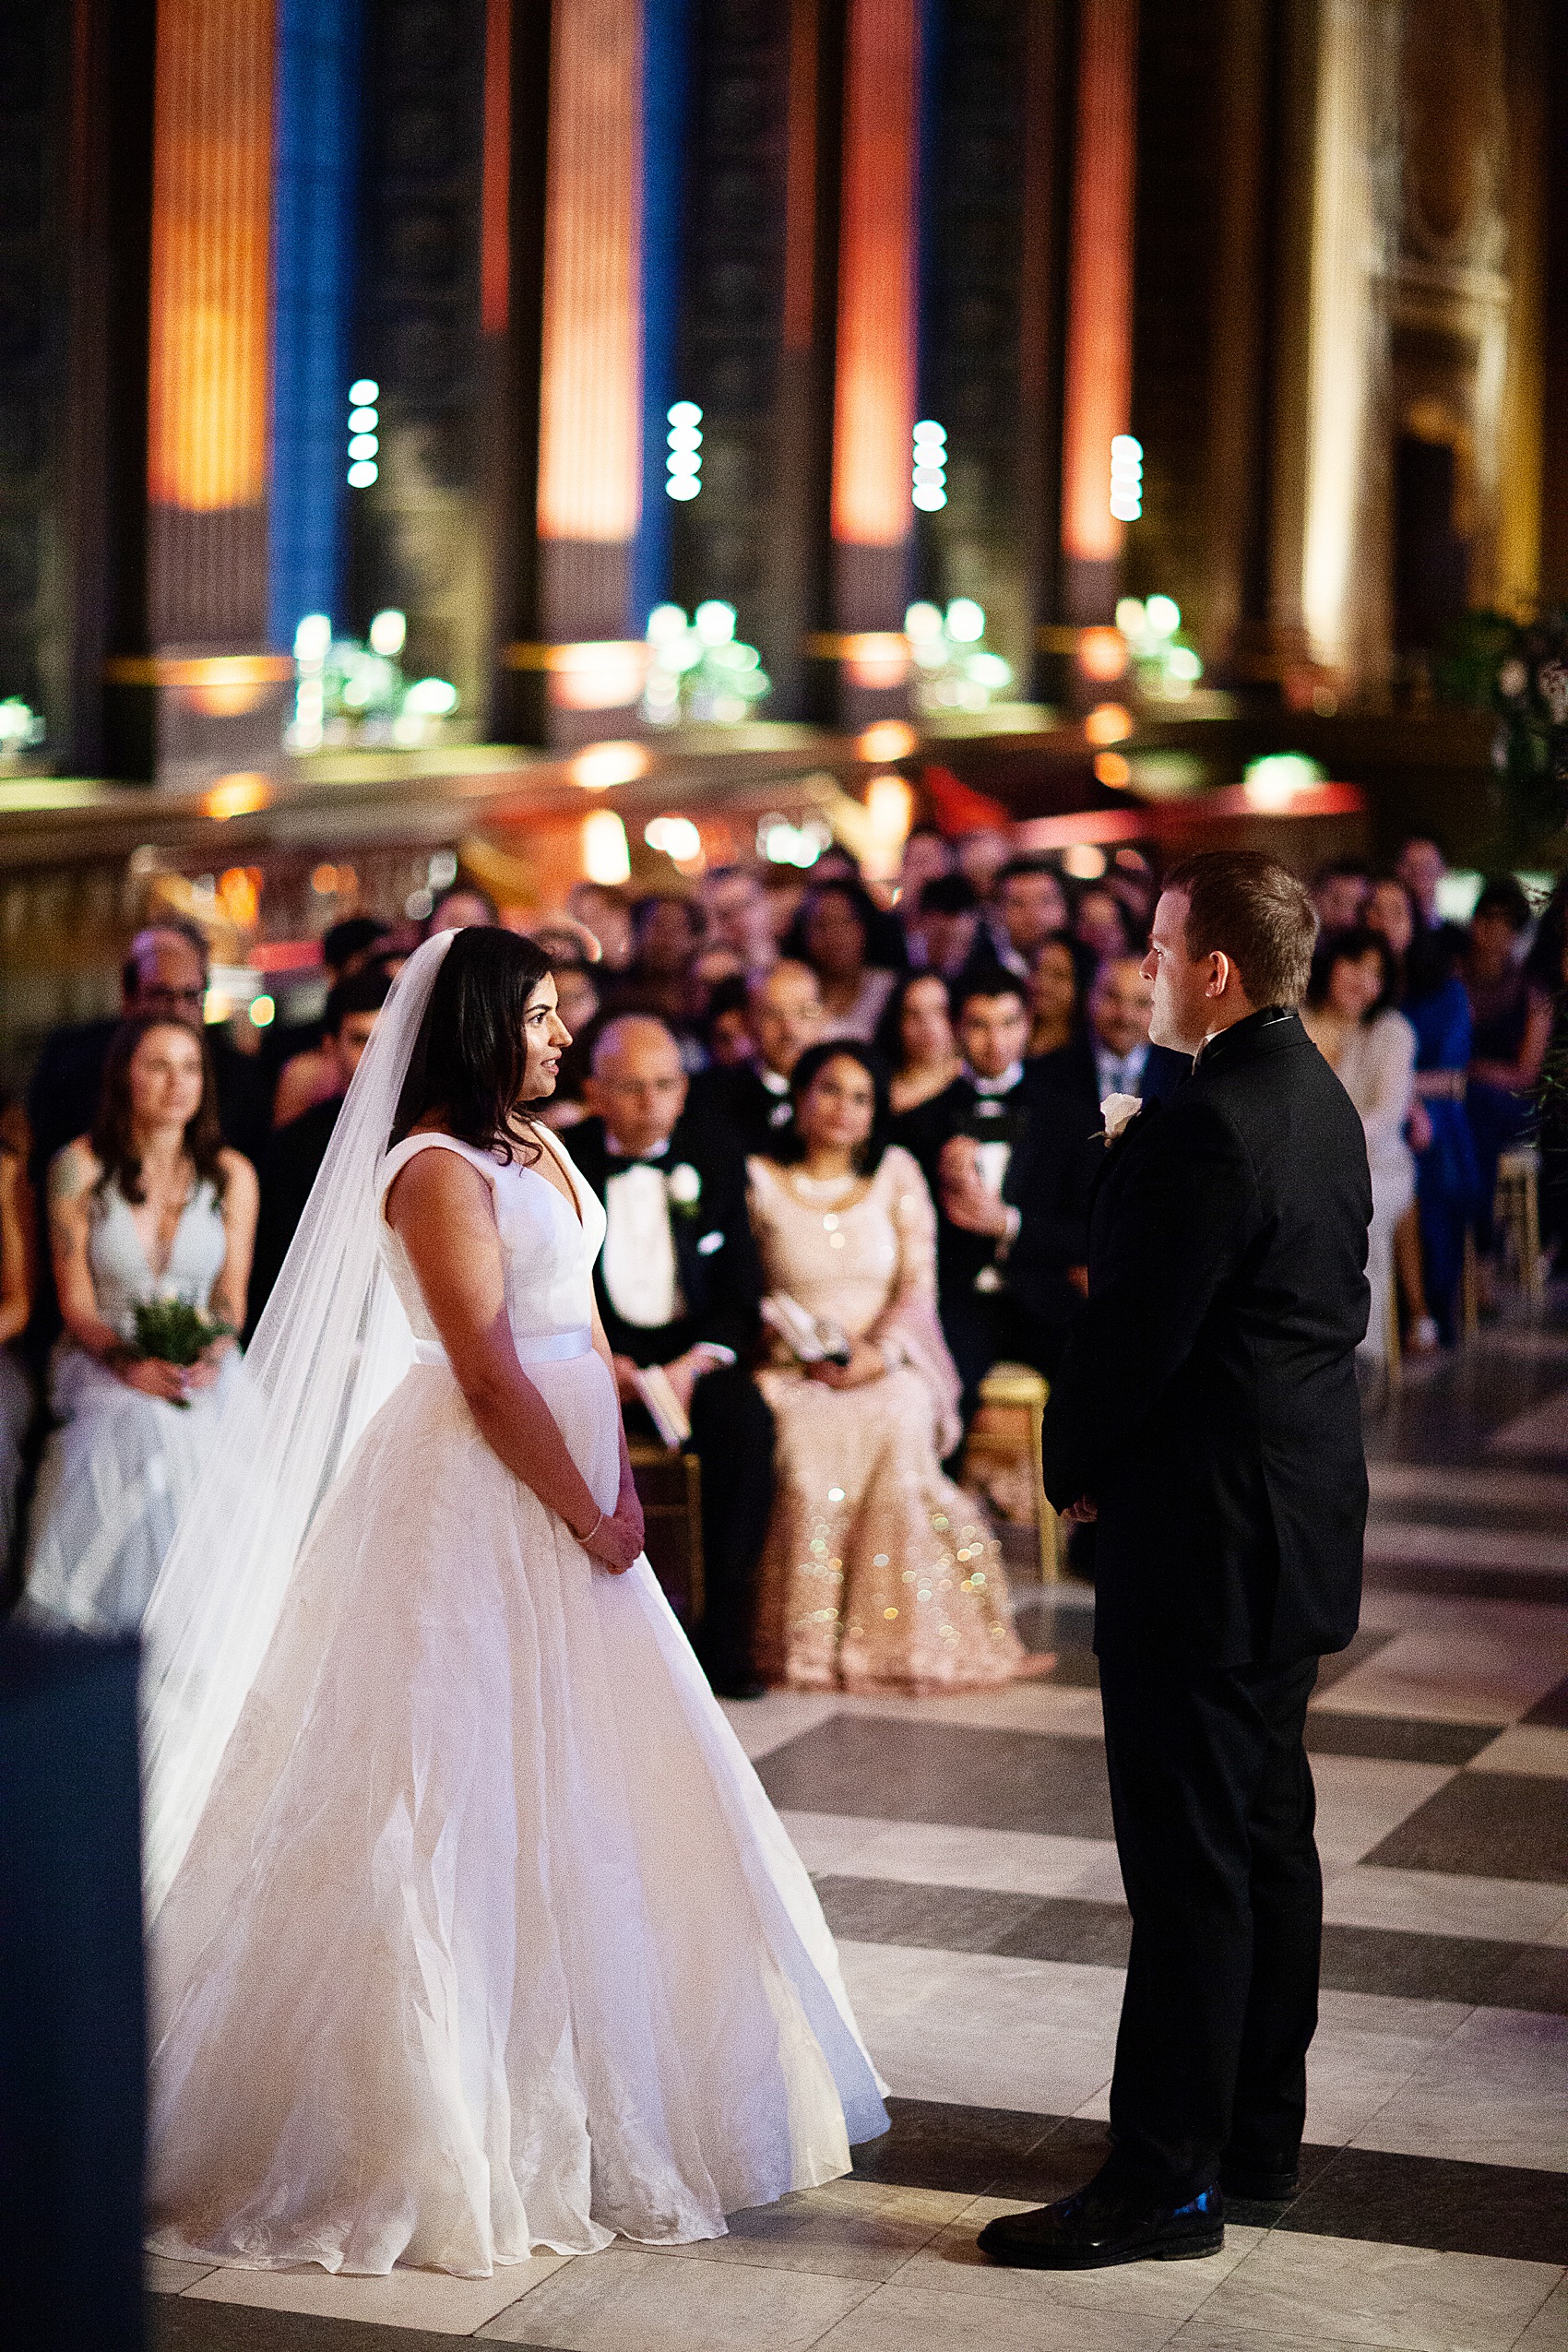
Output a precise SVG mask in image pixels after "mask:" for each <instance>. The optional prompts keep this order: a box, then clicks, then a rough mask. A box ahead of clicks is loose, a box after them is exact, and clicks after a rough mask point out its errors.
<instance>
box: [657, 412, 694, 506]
mask: <svg viewBox="0 0 1568 2352" xmlns="http://www.w3.org/2000/svg"><path fill="white" fill-rule="evenodd" d="M665 422H666V423H667V424H668V425H669V427H670V430H669V432H668V433H667V434H665V436H664V437H665V439H666V441H667V442H668V443H669V445H670V455H669V456H668V457H666V458H665V460H664V470H665V476H666V480H665V483H664V494H665V496H666V497H667V498H678V499H679V500H680V501H681V502H682V504H683V505H684V504H685V502H686V500H688V499H690V498H695V497H696V496H697V494H698V493H699V492H700V491H701V489H702V410H700V409H699V408H698V406H697V404H696V402H695V400H677V401H676V402H675V403H674V405H673V406H672V407H671V408H670V409H667V410H665Z"/></svg>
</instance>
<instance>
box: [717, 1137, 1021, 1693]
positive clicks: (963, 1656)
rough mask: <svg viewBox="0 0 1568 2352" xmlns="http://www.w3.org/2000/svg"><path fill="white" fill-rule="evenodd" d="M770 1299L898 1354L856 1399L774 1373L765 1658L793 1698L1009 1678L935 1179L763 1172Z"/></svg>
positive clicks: (1011, 1644)
mask: <svg viewBox="0 0 1568 2352" xmlns="http://www.w3.org/2000/svg"><path fill="white" fill-rule="evenodd" d="M749 1171H750V1177H751V1213H752V1222H753V1225H754V1229H755V1232H756V1238H757V1245H758V1248H759V1249H760V1251H761V1253H762V1262H763V1270H764V1274H765V1276H766V1282H767V1286H768V1289H770V1290H779V1291H786V1292H788V1293H789V1294H790V1297H791V1298H793V1299H795V1300H797V1301H799V1303H800V1304H801V1305H802V1307H804V1308H806V1309H807V1310H808V1311H809V1312H810V1313H812V1314H814V1315H821V1316H825V1317H828V1318H830V1319H831V1320H832V1321H833V1322H835V1323H837V1324H839V1325H840V1326H841V1327H842V1329H843V1330H844V1331H845V1332H846V1333H847V1334H848V1336H849V1337H850V1338H865V1339H870V1340H873V1341H874V1342H875V1343H877V1344H878V1345H879V1346H881V1347H882V1348H884V1349H885V1350H886V1351H887V1352H888V1353H889V1354H890V1355H892V1356H893V1357H894V1358H895V1361H894V1363H893V1365H892V1368H891V1369H890V1370H889V1371H888V1372H886V1373H885V1374H884V1376H883V1377H882V1378H881V1379H880V1380H874V1381H869V1382H867V1383H866V1384H864V1386H862V1387H859V1388H853V1389H833V1388H827V1387H825V1386H824V1385H823V1384H821V1383H820V1382H818V1381H814V1380H811V1379H808V1378H807V1376H806V1374H805V1373H804V1372H802V1371H801V1369H800V1368H799V1366H798V1365H796V1364H794V1363H793V1362H792V1361H791V1360H789V1359H788V1358H787V1357H784V1356H783V1353H782V1351H780V1359H781V1360H778V1361H777V1362H775V1363H774V1364H772V1365H771V1366H769V1367H768V1368H767V1369H766V1370H765V1371H764V1372H761V1373H759V1375H758V1381H759V1384H760V1386H761V1388H762V1391H763V1394H764V1396H766V1399H767V1402H768V1404H769V1405H770V1406H771V1408H772V1409H773V1416H774V1420H775V1424H776V1426H777V1430H778V1442H777V1453H776V1479H777V1495H776V1500H775V1503H774V1506H773V1520H772V1524H771V1526H770V1527H769V1529H768V1537H767V1544H766V1550H765V1552H764V1555H763V1562H762V1570H761V1575H760V1579H759V1585H758V1604H757V1626H756V1655H757V1662H758V1666H759V1668H760V1670H761V1671H762V1673H763V1674H764V1675H765V1676H766V1678H767V1679H768V1680H769V1681H774V1682H783V1683H787V1684H789V1685H790V1687H791V1688H792V1689H795V1690H805V1691H833V1690H845V1691H858V1692H862V1693H876V1692H903V1693H911V1692H912V1693H938V1692H943V1691H963V1690H980V1689H988V1688H992V1687H993V1686H994V1685H996V1684H997V1683H1001V1682H1009V1681H1012V1680H1013V1679H1014V1678H1015V1676H1016V1674H1017V1673H1018V1672H1019V1670H1020V1669H1021V1668H1022V1667H1023V1665H1024V1663H1025V1659H1026V1655H1027V1654H1026V1652H1025V1650H1024V1648H1023V1645H1022V1644H1021V1643H1020V1642H1019V1640H1018V1637H1017V1635H1016V1633H1014V1631H1013V1625H1012V1614H1011V1609H1010V1605H1009V1599H1008V1593H1007V1580H1006V1577H1005V1574H1004V1571H1003V1566H1002V1559H1001V1553H1000V1550H999V1548H998V1545H997V1542H996V1538H995V1537H994V1536H993V1535H992V1531H991V1527H990V1526H989V1524H988V1522H987V1520H986V1516H985V1514H984V1511H983V1510H982V1508H981V1506H980V1503H978V1502H977V1500H976V1499H975V1497H974V1496H972V1495H969V1494H966V1493H965V1492H964V1491H962V1490H961V1489H960V1488H958V1487H956V1486H955V1485H954V1483H953V1481H952V1480H951V1479H948V1478H945V1477H944V1475H943V1471H942V1466H941V1459H940V1457H941V1456H942V1455H944V1454H946V1453H948V1452H950V1451H951V1449H952V1447H953V1446H954V1445H955V1444H956V1443H957V1439H958V1435H959V1422H958V1376H957V1373H956V1371H955V1370H954V1366H953V1359H952V1357H951V1356H950V1355H949V1354H948V1352H947V1347H946V1343H945V1341H944V1338H943V1336H942V1329H941V1325H940V1324H938V1322H937V1318H936V1270H935V1269H936V1216H935V1211H934V1210H933V1209H932V1202H931V1194H930V1193H929V1192H928V1191H927V1189H926V1183H925V1179H924V1178H923V1176H922V1175H921V1171H920V1169H919V1167H918V1166H917V1165H916V1163H915V1161H914V1160H913V1159H912V1158H910V1157H909V1153H908V1152H907V1151H903V1150H901V1149H899V1147H898V1146H897V1145H894V1146H890V1147H889V1149H888V1150H887V1151H886V1152H885V1155H884V1157H883V1160H882V1165H881V1166H880V1168H879V1169H878V1170H877V1171H876V1174H875V1175H874V1176H873V1178H872V1180H871V1182H870V1183H869V1184H862V1183H856V1184H855V1185H853V1186H851V1187H847V1188H845V1189H842V1190H835V1189H833V1188H832V1187H828V1186H814V1185H813V1184H812V1183H811V1182H810V1180H809V1179H807V1178H805V1177H804V1176H803V1175H802V1173H801V1171H800V1170H794V1169H789V1170H787V1169H783V1168H779V1167H778V1166H776V1165H775V1164H774V1163H773V1162H772V1161H770V1160H766V1159H753V1160H752V1161H750V1162H749Z"/></svg>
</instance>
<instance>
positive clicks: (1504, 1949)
mask: <svg viewBox="0 0 1568 2352" xmlns="http://www.w3.org/2000/svg"><path fill="white" fill-rule="evenodd" d="M1531 1955H1533V1956H1535V1957H1536V1958H1537V1959H1538V1960H1541V1961H1544V1962H1546V1963H1547V1964H1549V1969H1550V1974H1549V1975H1548V1976H1547V1977H1546V1978H1545V1979H1544V1981H1545V1982H1546V1983H1550V1984H1551V1985H1555V1983H1556V1978H1557V1975H1558V1974H1560V1973H1561V1971H1562V1963H1561V1961H1560V1959H1559V1955H1558V1954H1555V1953H1543V1952H1540V1951H1539V1950H1538V1947H1536V1946H1533V1945H1528V1944H1526V1945H1520V1944H1517V1943H1505V1942H1502V1941H1500V1940H1499V1939H1497V1938H1494V1937H1481V1936H1462V1935H1411V1934H1409V1933H1408V1932H1406V1931H1402V1930H1397V1929H1391V1928H1347V1927H1336V1926H1334V1925H1333V1924H1330V1925H1328V1926H1326V1927H1325V1928H1324V1931H1323V1967H1322V1982H1323V1984H1324V1986H1325V1987H1333V1988H1334V1989H1335V1990H1337V1991H1343V1992H1381V1993H1396V1994H1398V1995H1400V1996H1401V1997H1402V1998H1403V1999H1405V2000H1408V2001H1456V2002H1461V2003H1463V2005H1464V2006H1465V2007H1467V2008H1474V2007H1475V2006H1476V2005H1477V2004H1478V2002H1491V2003H1492V2004H1493V2005H1494V2006H1501V2007H1503V2008H1505V2009H1529V2008H1533V2007H1535V2006H1537V2005H1538V2004H1537V2003H1535V2002H1529V2001H1520V2000H1517V1999H1515V1998H1513V1997H1511V1996H1510V1995H1509V1993H1508V1992H1507V1990H1506V1986H1507V1984H1508V1983H1509V1981H1510V1980H1511V1978H1512V1976H1513V1973H1514V1971H1515V1969H1516V1968H1518V1967H1519V1966H1521V1965H1522V1963H1523V1962H1524V1961H1525V1960H1526V1958H1528V1957H1529V1956H1531ZM1539 2005H1541V2006H1545V2007H1547V2008H1554V2007H1555V2006H1556V2002H1555V2000H1553V2001H1548V2002H1544V2003H1542V2004H1539Z"/></svg>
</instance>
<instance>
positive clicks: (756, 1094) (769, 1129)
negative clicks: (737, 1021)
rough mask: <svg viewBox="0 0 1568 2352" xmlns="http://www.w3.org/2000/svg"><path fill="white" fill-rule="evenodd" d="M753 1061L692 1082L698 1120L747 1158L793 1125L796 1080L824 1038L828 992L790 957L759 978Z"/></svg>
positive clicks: (750, 999) (749, 1016)
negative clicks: (810, 1050) (810, 1049)
mask: <svg viewBox="0 0 1568 2352" xmlns="http://www.w3.org/2000/svg"><path fill="white" fill-rule="evenodd" d="M746 1029H747V1034H748V1036H749V1038H750V1040H751V1054H750V1057H749V1059H748V1060H746V1061H744V1062H742V1063H737V1064H736V1065H734V1066H733V1067H732V1068H731V1069H728V1070H704V1071H702V1072H701V1073H700V1074H699V1075H698V1076H697V1077H696V1078H695V1080H694V1081H693V1084H692V1108H691V1116H692V1118H693V1119H694V1120H695V1121H696V1122H697V1123H699V1124H701V1125H702V1126H703V1127H704V1128H705V1129H707V1130H710V1131H711V1132H712V1133H713V1134H714V1135H715V1137H716V1138H717V1139H718V1140H719V1142H720V1143H722V1144H725V1145H727V1146H728V1147H729V1148H730V1149H731V1151H732V1152H734V1153H735V1155H736V1156H737V1158H742V1159H743V1158H745V1157H746V1156H747V1154H748V1153H750V1152H754V1151H766V1149H767V1147H768V1143H769V1140H770V1138H771V1137H772V1136H773V1135H774V1134H777V1133H778V1130H779V1129H780V1128H783V1127H787V1126H788V1125H789V1123H790V1073H791V1071H792V1070H793V1069H794V1067H795V1064H796V1063H797V1062H798V1061H799V1060H800V1058H801V1056H802V1053H803V1052H804V1051H805V1050H806V1048H807V1046H808V1045H814V1044H815V1043H816V1041H817V1039H818V1038H819V1037H820V1036H821V1035H822V992H821V991H820V989H819V988H818V987H817V984H816V974H815V973H814V971H813V970H812V969H811V967H810V966H809V965H807V964H797V963H795V962H794V961H793V960H792V959H791V958H790V957H789V956H783V957H781V958H780V959H779V961H778V963H777V964H775V965H774V967H773V969H772V970H771V971H770V972H766V973H765V974H764V976H763V978H762V979H761V980H754V981H753V983H752V986H751V990H750V992H749V994H748V996H747V999H746Z"/></svg>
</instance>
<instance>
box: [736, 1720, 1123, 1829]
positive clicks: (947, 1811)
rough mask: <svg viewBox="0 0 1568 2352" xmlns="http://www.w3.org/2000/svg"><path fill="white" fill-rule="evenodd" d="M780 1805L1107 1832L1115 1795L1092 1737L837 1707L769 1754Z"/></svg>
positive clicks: (764, 1775)
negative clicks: (922, 1719) (918, 1719)
mask: <svg viewBox="0 0 1568 2352" xmlns="http://www.w3.org/2000/svg"><path fill="white" fill-rule="evenodd" d="M758 1769H759V1772H760V1776H761V1779H762V1784H763V1787H764V1788H766V1790H767V1793H768V1795H769V1796H770V1797H771V1798H772V1800H773V1801H774V1803H775V1804H776V1805H779V1806H786V1807H803V1808H807V1809H809V1810H810V1811H812V1812H828V1813H854V1814H857V1815H860V1816H862V1817H863V1816H864V1815H867V1814H876V1815H879V1816H880V1817H881V1818H883V1819H885V1820H889V1821H912V1822H922V1823H944V1824H947V1825H949V1826H951V1827H955V1828H977V1829H1013V1830H1028V1831H1032V1832H1034V1833H1037V1834H1039V1833H1044V1834H1047V1835H1058V1836H1068V1837H1093V1838H1107V1837H1109V1836H1110V1835H1111V1796H1110V1791H1109V1789H1108V1788H1107V1786H1106V1778H1105V1761H1104V1758H1103V1756H1102V1755H1101V1753H1100V1752H1099V1749H1098V1748H1097V1746H1096V1745H1095V1743H1094V1742H1093V1741H1091V1740H1082V1739H1061V1738H1058V1737H1056V1736H1055V1735H1053V1734H1051V1733H1050V1732H1023V1731H978V1730H968V1729H966V1728H963V1727H961V1726H956V1725H951V1724H938V1723H913V1722H910V1721H909V1719H908V1718H907V1717H904V1716H882V1717H870V1716H851V1715H844V1714H838V1715H834V1716H829V1717H828V1719H827V1720H826V1722H825V1723H821V1724H819V1725H818V1726H817V1728H815V1729H814V1730H813V1731H805V1732H802V1733H801V1734H800V1736H799V1737H798V1738H796V1739H794V1740H790V1741H788V1742H787V1743H786V1744H785V1745H784V1746H783V1747H782V1748H777V1749H775V1750H774V1751H773V1752H772V1753H771V1754H769V1755H767V1756H765V1757H764V1758H763V1759H762V1761H761V1764H760V1765H759V1767H758Z"/></svg>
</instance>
